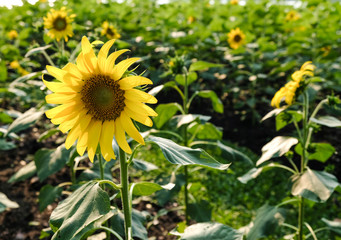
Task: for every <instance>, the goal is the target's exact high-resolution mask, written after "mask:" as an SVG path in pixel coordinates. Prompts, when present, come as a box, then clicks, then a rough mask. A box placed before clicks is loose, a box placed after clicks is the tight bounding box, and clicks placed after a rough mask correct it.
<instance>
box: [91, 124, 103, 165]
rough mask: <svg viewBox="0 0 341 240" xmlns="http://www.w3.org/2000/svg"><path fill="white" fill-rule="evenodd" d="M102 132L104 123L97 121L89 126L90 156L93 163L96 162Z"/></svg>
mask: <svg viewBox="0 0 341 240" xmlns="http://www.w3.org/2000/svg"><path fill="white" fill-rule="evenodd" d="M101 130H102V121H95V122H93V124H92V125H91V126H89V138H88V155H89V159H90V161H91V162H93V161H94V156H95V153H96V149H97V146H98V142H99V137H100V135H101Z"/></svg>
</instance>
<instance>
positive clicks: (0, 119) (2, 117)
mask: <svg viewBox="0 0 341 240" xmlns="http://www.w3.org/2000/svg"><path fill="white" fill-rule="evenodd" d="M11 122H13V119H12V118H11V116H10V115H8V114H7V113H6V112H3V111H1V112H0V123H4V124H6V123H11Z"/></svg>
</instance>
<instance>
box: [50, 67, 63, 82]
mask: <svg viewBox="0 0 341 240" xmlns="http://www.w3.org/2000/svg"><path fill="white" fill-rule="evenodd" d="M46 69H47V71H48V72H49V74H50V75H52V76H53V77H55V78H56V79H58V80H59V81H63V78H64V76H65V74H67V72H66V71H64V70H62V69H59V68H56V67H53V66H50V65H46Z"/></svg>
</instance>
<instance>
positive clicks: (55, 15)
mask: <svg viewBox="0 0 341 240" xmlns="http://www.w3.org/2000/svg"><path fill="white" fill-rule="evenodd" d="M68 12H69V10H67V9H66V7H62V8H61V9H60V10H55V9H51V11H50V12H49V13H48V14H47V17H44V27H45V28H46V29H47V30H49V31H48V33H47V35H48V36H49V37H50V38H52V39H56V40H57V41H58V42H59V41H60V39H62V38H64V39H65V41H66V42H67V41H68V37H72V36H73V32H72V26H71V23H72V22H73V19H74V18H75V17H76V15H75V14H71V15H70V16H68Z"/></svg>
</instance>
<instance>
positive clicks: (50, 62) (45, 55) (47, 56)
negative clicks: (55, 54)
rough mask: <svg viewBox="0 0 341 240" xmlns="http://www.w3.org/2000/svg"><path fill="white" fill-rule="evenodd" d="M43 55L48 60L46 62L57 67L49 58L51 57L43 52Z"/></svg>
mask: <svg viewBox="0 0 341 240" xmlns="http://www.w3.org/2000/svg"><path fill="white" fill-rule="evenodd" d="M42 53H43V55H44V57H45V58H46V60H47V61H48V62H49V64H50V65H51V66H54V67H55V66H56V65H54V63H53V61H52V59H51V58H50V57H49V55H47V53H46V51H45V50H43V51H42Z"/></svg>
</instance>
